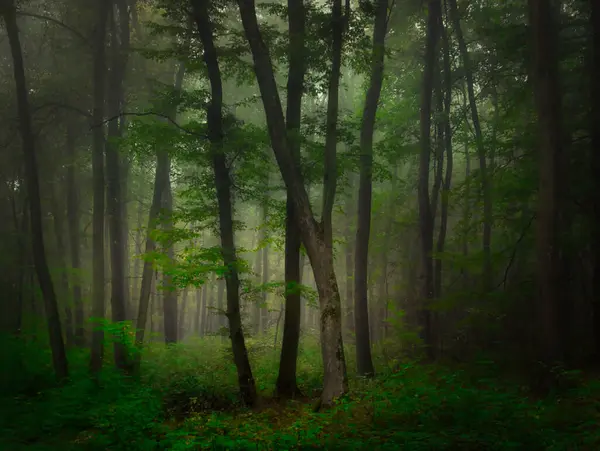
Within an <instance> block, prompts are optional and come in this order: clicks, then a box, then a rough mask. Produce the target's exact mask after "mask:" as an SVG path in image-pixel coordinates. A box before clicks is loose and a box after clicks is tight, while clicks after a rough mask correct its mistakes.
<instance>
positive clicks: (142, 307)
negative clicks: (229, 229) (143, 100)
mask: <svg viewBox="0 0 600 451" xmlns="http://www.w3.org/2000/svg"><path fill="white" fill-rule="evenodd" d="M184 76H185V65H184V64H183V63H180V65H179V69H178V71H177V74H176V76H175V85H174V91H175V93H177V94H176V95H177V96H178V95H179V93H180V92H181V89H182V86H183V79H184ZM175 105H176V104H175ZM175 111H176V107H172V109H171V110H170V111H169V112H168V115H169V117H171V118H174V116H175ZM170 174H171V159H170V157H169V154H168V152H167V151H166V150H165V149H158V150H157V152H156V173H155V177H154V193H153V195H152V204H151V205H150V213H149V215H148V230H147V236H146V246H145V254H146V255H149V254H150V253H151V252H153V251H154V250H155V249H156V243H155V242H154V240H152V238H151V237H150V233H151V231H152V229H153V228H154V227H155V226H156V225H157V224H156V222H157V220H158V217H159V214H160V209H161V206H162V202H163V196H165V192H166V191H168V195H170ZM140 208H141V207H140ZM153 277H154V270H153V268H152V262H151V261H149V260H144V266H143V269H142V282H141V287H140V300H139V303H138V320H137V324H138V329H137V332H136V343H137V344H138V346H141V345H142V343H143V341H144V326H141V325H145V324H146V318H147V316H148V301H149V297H150V288H151V285H152V278H153Z"/></svg>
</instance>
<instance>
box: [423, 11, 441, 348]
mask: <svg viewBox="0 0 600 451" xmlns="http://www.w3.org/2000/svg"><path fill="white" fill-rule="evenodd" d="M428 4H429V14H428V16H427V38H426V39H427V40H426V44H425V68H424V70H423V85H422V86H421V118H420V121H421V130H420V131H421V138H420V139H421V151H420V156H419V185H418V197H419V232H420V235H421V271H422V281H421V287H420V288H421V289H420V301H419V302H420V305H419V309H420V311H419V316H420V318H419V319H420V323H421V328H422V329H421V337H422V338H423V341H424V343H425V345H426V347H427V356H428V357H429V358H430V359H431V358H433V356H434V349H433V336H432V330H431V312H430V311H429V307H430V306H429V302H430V301H431V299H432V298H433V289H434V286H433V261H432V255H431V253H432V251H433V216H432V213H431V204H430V200H429V163H430V160H431V98H432V93H433V79H434V67H435V58H436V54H437V52H436V50H437V43H438V38H439V32H440V28H439V21H440V19H441V6H440V0H429V3H428Z"/></svg>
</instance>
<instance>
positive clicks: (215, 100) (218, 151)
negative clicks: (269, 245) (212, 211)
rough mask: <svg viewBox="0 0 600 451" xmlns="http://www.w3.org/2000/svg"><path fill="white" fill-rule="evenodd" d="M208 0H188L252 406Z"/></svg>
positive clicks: (244, 384) (237, 343)
mask: <svg viewBox="0 0 600 451" xmlns="http://www.w3.org/2000/svg"><path fill="white" fill-rule="evenodd" d="M208 3H209V0H192V8H193V12H194V18H195V20H196V24H197V26H198V33H199V35H200V39H201V41H202V45H203V46H204V63H205V64H206V68H207V71H208V78H209V81H210V87H211V100H210V104H209V106H208V111H207V125H208V135H209V140H210V144H211V154H212V160H213V169H214V173H215V185H216V191H217V202H218V205H219V232H220V234H221V254H222V257H223V263H224V264H225V266H226V267H227V272H226V273H225V281H226V284H227V319H228V320H229V336H230V338H231V348H232V351H233V359H234V363H235V366H236V368H237V374H238V383H239V386H240V394H241V396H242V400H243V402H244V403H245V404H246V405H249V406H253V405H254V404H255V403H256V400H257V394H256V385H255V382H254V377H253V376H252V369H251V367H250V360H249V359H248V352H247V350H246V343H245V341H244V332H243V330H242V318H241V314H240V280H239V276H238V270H237V257H236V252H235V243H234V233H233V218H232V205H231V180H230V178H229V168H228V167H227V161H226V158H225V153H224V151H223V150H224V149H223V137H224V130H223V85H222V81H221V70H220V68H219V62H218V59H217V50H216V48H215V44H214V42H213V27H212V23H211V21H210V18H209V14H208Z"/></svg>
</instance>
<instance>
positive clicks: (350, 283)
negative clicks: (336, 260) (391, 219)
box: [344, 182, 356, 337]
mask: <svg viewBox="0 0 600 451" xmlns="http://www.w3.org/2000/svg"><path fill="white" fill-rule="evenodd" d="M352 186H353V183H352V182H351V183H350V187H352ZM353 201H354V199H353V196H352V194H351V192H350V193H349V194H348V197H347V198H346V208H345V213H346V221H345V222H344V224H345V225H344V236H345V237H346V245H345V246H344V247H345V251H346V252H345V270H346V288H345V291H346V293H345V298H346V299H345V302H346V321H345V322H346V329H347V334H348V337H352V336H353V335H354V321H355V318H354V258H353V252H352V247H353V246H352V244H353V241H354V240H353V238H356V236H355V235H354V236H353V234H352V230H351V227H350V224H351V223H352V218H354V216H355V215H354V208H352V202H353ZM354 246H356V243H355V242H354Z"/></svg>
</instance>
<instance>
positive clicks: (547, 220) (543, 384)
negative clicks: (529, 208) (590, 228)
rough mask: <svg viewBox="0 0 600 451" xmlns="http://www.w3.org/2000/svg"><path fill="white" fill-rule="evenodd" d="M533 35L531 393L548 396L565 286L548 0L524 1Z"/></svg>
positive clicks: (559, 357)
mask: <svg viewBox="0 0 600 451" xmlns="http://www.w3.org/2000/svg"><path fill="white" fill-rule="evenodd" d="M529 13H530V16H529V20H530V25H531V30H532V36H533V46H532V50H533V59H534V60H533V68H534V69H533V80H534V94H535V105H536V111H537V116H538V117H537V121H538V146H539V191H538V211H537V224H536V226H537V227H536V254H537V264H538V274H537V298H536V315H537V324H536V325H537V327H536V328H535V335H536V337H535V339H536V340H535V343H536V345H537V349H536V357H537V359H538V361H540V362H541V363H542V365H544V368H542V372H541V376H540V378H539V379H536V380H535V382H534V383H535V384H536V386H535V388H536V389H539V390H541V391H544V392H545V391H548V390H550V389H551V388H552V385H553V383H554V381H553V376H552V371H551V369H552V367H553V366H554V365H555V364H556V363H558V362H561V361H563V359H564V351H563V348H562V344H561V340H562V339H563V337H562V336H561V333H560V330H561V317H560V313H561V302H568V301H567V300H566V299H564V295H565V294H566V292H565V291H564V287H565V285H567V284H568V281H567V280H565V279H564V278H563V277H561V273H562V265H563V261H562V252H561V251H562V249H561V242H560V240H561V234H562V233H563V231H564V230H565V229H564V217H562V214H563V213H562V211H563V210H564V193H565V192H566V189H567V186H566V185H565V178H564V172H565V171H564V167H565V151H564V147H563V146H564V144H563V134H562V133H563V132H562V118H561V90H560V84H559V80H558V54H557V42H558V40H557V23H556V21H555V19H554V15H555V12H554V10H553V7H552V2H551V1H550V0H529Z"/></svg>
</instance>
